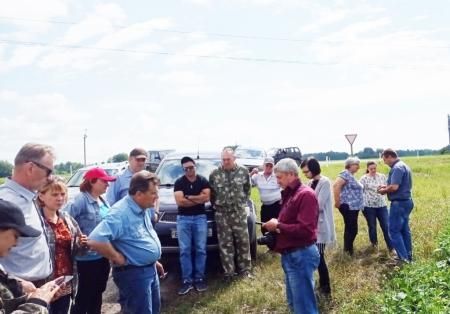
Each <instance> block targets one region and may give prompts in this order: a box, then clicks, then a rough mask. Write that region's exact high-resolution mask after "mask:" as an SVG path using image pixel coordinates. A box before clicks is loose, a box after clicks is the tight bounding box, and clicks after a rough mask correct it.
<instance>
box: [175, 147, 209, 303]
mask: <svg viewBox="0 0 450 314" xmlns="http://www.w3.org/2000/svg"><path fill="white" fill-rule="evenodd" d="M181 165H182V167H183V170H184V173H185V175H184V176H182V177H180V178H178V179H177V180H176V181H175V185H174V196H175V201H176V203H177V205H178V216H177V234H178V244H179V246H180V265H181V277H182V278H181V279H182V286H181V288H180V289H179V290H178V294H179V295H185V294H187V293H188V292H189V291H191V290H192V289H193V288H194V287H195V289H196V290H197V291H199V292H201V291H205V290H206V288H207V286H206V281H205V265H206V239H207V237H208V225H207V220H206V212H205V203H206V202H208V201H209V196H210V191H211V190H210V187H209V182H208V180H207V179H206V178H205V177H203V176H201V175H198V174H197V173H196V165H195V161H194V160H193V159H192V158H191V157H188V156H186V157H183V158H182V159H181ZM192 252H194V258H192Z"/></svg>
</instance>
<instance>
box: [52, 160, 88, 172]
mask: <svg viewBox="0 0 450 314" xmlns="http://www.w3.org/2000/svg"><path fill="white" fill-rule="evenodd" d="M80 168H83V164H81V163H79V162H72V161H67V162H65V163H64V162H62V163H60V164H57V165H56V166H55V173H56V174H64V173H70V172H71V171H72V172H74V171H77V170H78V169H80Z"/></svg>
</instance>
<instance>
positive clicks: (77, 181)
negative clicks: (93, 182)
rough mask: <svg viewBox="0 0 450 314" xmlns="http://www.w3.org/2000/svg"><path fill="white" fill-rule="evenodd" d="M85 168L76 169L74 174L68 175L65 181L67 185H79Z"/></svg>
mask: <svg viewBox="0 0 450 314" xmlns="http://www.w3.org/2000/svg"><path fill="white" fill-rule="evenodd" d="M86 171H87V170H78V171H77V172H75V174H74V175H73V176H72V177H70V179H69V181H67V186H80V184H81V182H83V176H84V174H85V173H86Z"/></svg>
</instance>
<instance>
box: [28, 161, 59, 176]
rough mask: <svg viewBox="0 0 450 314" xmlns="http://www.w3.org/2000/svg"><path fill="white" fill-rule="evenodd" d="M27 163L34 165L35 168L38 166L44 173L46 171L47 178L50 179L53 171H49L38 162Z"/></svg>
mask: <svg viewBox="0 0 450 314" xmlns="http://www.w3.org/2000/svg"><path fill="white" fill-rule="evenodd" d="M28 162H32V163H33V164H35V165H36V166H38V167H39V168H41V169H42V170H45V171H46V175H47V177H50V176H51V175H52V173H53V169H50V168H49V167H47V166H44V165H43V164H41V163H39V162H37V161H34V160H30V161H28Z"/></svg>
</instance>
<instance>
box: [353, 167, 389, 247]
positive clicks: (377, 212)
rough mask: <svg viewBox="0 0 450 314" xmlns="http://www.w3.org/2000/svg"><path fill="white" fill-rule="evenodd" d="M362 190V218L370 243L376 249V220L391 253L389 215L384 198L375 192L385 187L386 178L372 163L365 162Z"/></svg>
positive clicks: (361, 181)
mask: <svg viewBox="0 0 450 314" xmlns="http://www.w3.org/2000/svg"><path fill="white" fill-rule="evenodd" d="M360 183H361V184H362V185H363V188H364V191H363V193H364V211H363V214H364V217H366V220H367V226H368V228H369V239H370V243H372V246H373V247H374V248H377V247H378V240H377V219H378V222H379V223H380V227H381V230H382V231H383V236H384V240H385V241H386V246H387V248H388V250H389V251H392V249H393V247H392V242H391V238H390V237H389V214H388V210H387V207H386V198H385V197H384V196H383V195H381V194H379V193H378V192H377V189H378V187H379V186H380V185H386V176H385V175H384V174H381V173H378V172H377V164H376V163H375V162H374V161H369V162H367V170H366V174H365V175H364V176H362V178H361V179H360Z"/></svg>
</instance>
